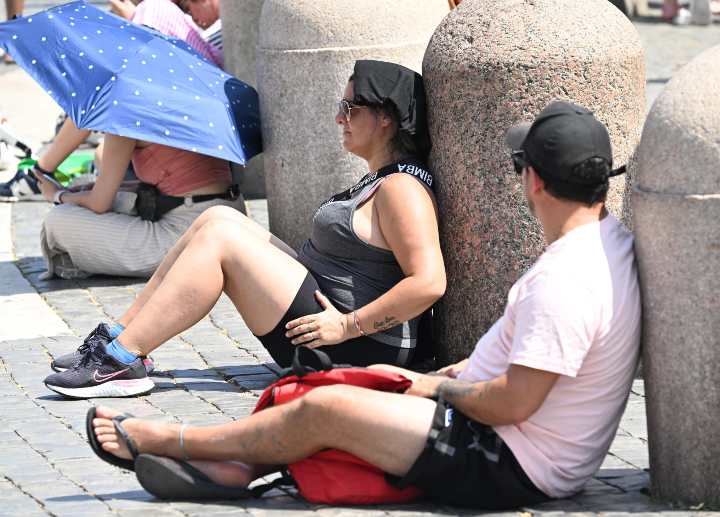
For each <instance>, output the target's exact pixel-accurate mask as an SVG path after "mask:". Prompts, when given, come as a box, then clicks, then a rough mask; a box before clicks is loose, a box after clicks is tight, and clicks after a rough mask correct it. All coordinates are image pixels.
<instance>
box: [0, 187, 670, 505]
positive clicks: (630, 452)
mask: <svg viewBox="0 0 720 517" xmlns="http://www.w3.org/2000/svg"><path fill="white" fill-rule="evenodd" d="M250 205H251V211H252V213H253V214H254V216H255V217H256V218H257V219H258V220H259V221H260V222H261V223H263V224H267V211H266V208H265V206H266V205H265V202H264V201H262V200H258V201H251V202H250ZM47 210H49V205H47V204H45V203H21V204H17V205H15V206H14V207H13V216H12V227H13V229H14V243H15V255H16V257H17V261H16V264H17V267H18V268H20V270H21V271H22V273H23V275H24V276H25V277H26V278H27V279H28V280H29V281H30V283H31V284H32V286H33V287H34V288H35V289H36V290H37V292H38V293H40V295H41V296H42V299H43V300H44V301H45V302H46V303H47V304H48V305H49V306H50V307H51V308H52V309H53V310H54V311H55V312H56V313H57V314H58V315H59V316H60V318H62V320H64V321H65V323H67V325H68V327H69V328H70V329H71V331H72V332H73V334H74V336H59V337H49V338H35V339H21V340H12V341H7V342H4V343H0V414H2V415H3V416H2V422H3V424H4V425H3V430H2V431H0V515H11V514H12V515H23V516H25V515H34V514H38V515H41V514H43V515H45V514H50V515H58V516H65V515H73V514H80V513H83V514H87V513H90V512H92V514H93V515H113V514H120V515H135V514H138V515H139V514H141V513H143V514H150V513H152V514H153V515H155V514H158V515H164V514H167V515H199V514H203V515H217V514H223V513H226V512H230V511H233V512H234V511H238V510H240V511H244V512H247V513H250V514H252V515H266V514H269V513H276V514H285V513H288V512H289V511H291V510H292V511H293V514H295V513H296V512H319V513H321V514H323V513H329V514H332V515H338V514H340V515H360V514H368V515H377V514H385V513H391V514H402V515H406V514H408V515H409V514H412V515H415V514H418V515H419V514H445V513H450V514H455V513H458V512H460V510H458V509H455V508H444V507H438V506H434V505H428V504H415V505H410V506H403V507H402V509H400V508H399V507H398V509H393V508H384V507H383V508H380V507H373V508H370V509H338V508H332V509H331V508H323V507H315V506H311V505H308V504H306V503H304V502H302V501H299V500H296V499H295V498H293V497H291V496H289V495H286V494H282V493H278V492H276V493H275V494H271V496H270V497H268V498H265V499H263V500H260V501H251V502H242V503H227V504H212V505H207V504H202V505H200V504H190V503H160V502H156V501H154V500H153V499H152V497H151V496H149V495H148V494H147V493H146V492H144V491H143V490H142V489H141V488H140V486H139V485H138V484H137V482H136V480H135V477H134V476H132V475H129V474H126V473H123V472H121V471H120V470H119V469H116V468H113V467H110V466H108V465H106V464H105V463H103V462H102V461H99V460H98V459H97V458H96V457H95V456H94V455H93V453H92V451H91V450H90V448H89V447H88V446H87V444H86V441H85V435H84V416H85V412H86V411H87V408H88V407H89V406H90V404H91V402H88V401H69V400H64V399H63V398H61V397H59V396H56V395H55V394H53V393H51V392H49V391H48V390H47V389H46V388H45V387H44V386H43V384H42V382H41V381H42V379H43V378H44V376H45V375H47V374H48V372H49V362H50V358H51V357H56V356H58V355H60V354H63V353H65V352H68V351H71V350H73V349H74V348H76V347H77V346H78V344H79V342H80V339H81V338H82V337H84V336H85V335H86V334H87V333H88V332H89V331H90V330H92V329H93V328H94V327H95V326H96V325H97V323H98V322H99V321H101V320H108V319H112V318H117V317H118V316H119V315H120V314H121V313H122V312H123V310H124V309H125V308H127V307H128V305H129V304H130V303H131V301H132V300H133V297H134V296H135V295H136V294H137V293H138V291H139V290H140V289H141V288H142V286H143V282H138V281H135V280H131V279H113V278H103V277H101V278H95V279H89V280H81V281H65V280H50V281H43V280H40V278H39V276H40V273H41V272H42V271H43V270H44V265H43V262H42V259H41V258H40V249H39V245H38V239H37V235H38V232H39V226H40V221H42V219H43V216H44V214H45V213H46V212H47ZM153 358H154V359H155V362H156V366H157V371H156V373H154V374H153V376H152V378H153V380H154V381H155V383H156V385H157V389H156V390H155V391H153V392H152V393H151V394H150V395H148V396H145V397H140V398H135V399H113V400H112V401H110V403H111V405H112V406H113V407H116V408H118V409H120V410H122V411H127V412H130V413H133V414H135V415H138V416H143V417H147V418H153V419H161V420H169V421H183V422H187V423H190V424H211V423H220V422H227V421H230V420H233V419H237V418H241V417H243V416H245V415H247V414H248V413H249V412H250V411H251V410H252V408H253V406H254V404H255V401H256V400H257V397H258V395H259V393H260V391H261V390H262V389H263V388H264V387H265V386H266V385H267V384H268V383H270V382H271V381H272V380H273V379H274V378H275V371H276V368H277V367H276V366H275V365H274V364H272V363H271V362H270V358H269V356H268V355H267V353H266V352H265V351H264V350H263V348H262V347H261V346H260V343H259V342H258V341H257V340H256V339H255V338H254V337H253V336H252V335H251V333H250V332H249V330H248V329H247V327H246V326H245V325H244V323H243V321H242V319H241V318H240V317H239V316H238V315H237V313H236V311H235V310H234V308H233V306H232V304H231V303H230V301H229V300H228V299H227V298H225V297H223V298H221V300H220V301H219V303H218V304H217V306H216V307H215V308H214V309H213V311H212V312H211V313H210V315H209V317H207V318H205V319H203V320H202V321H201V322H200V323H198V324H197V325H195V326H194V327H193V328H191V329H190V330H188V331H186V332H184V333H182V334H181V335H180V336H178V337H177V338H174V339H172V340H171V341H169V342H168V343H167V344H166V345H164V346H162V347H161V348H160V349H158V350H157V351H156V352H155V353H154V354H153ZM646 439H647V438H646V433H645V414H644V400H643V388H642V382H641V381H636V384H635V387H634V389H633V393H632V395H631V398H630V402H629V404H628V409H627V411H626V414H625V417H624V419H623V423H622V424H621V427H620V430H619V432H618V435H617V438H616V440H615V442H614V444H613V447H612V449H611V452H610V454H609V455H608V457H607V459H606V461H605V463H604V465H603V469H602V470H601V471H600V473H599V474H598V476H597V477H596V478H595V479H594V480H593V481H592V482H591V483H590V485H589V486H588V488H587V489H586V490H585V492H583V493H582V494H581V495H579V496H577V497H575V498H573V499H570V500H565V501H557V502H552V503H549V504H545V505H541V506H538V507H536V508H528V509H525V511H527V512H531V513H539V512H556V511H563V512H610V511H654V510H662V509H665V508H666V507H665V506H662V505H658V504H655V503H653V502H652V501H651V500H650V499H649V498H648V497H647V496H646V495H644V494H643V492H642V490H643V489H644V488H645V487H646V486H647V483H648V475H647V472H646V471H645V470H644V469H646V468H647V467H648V459H647V448H646Z"/></svg>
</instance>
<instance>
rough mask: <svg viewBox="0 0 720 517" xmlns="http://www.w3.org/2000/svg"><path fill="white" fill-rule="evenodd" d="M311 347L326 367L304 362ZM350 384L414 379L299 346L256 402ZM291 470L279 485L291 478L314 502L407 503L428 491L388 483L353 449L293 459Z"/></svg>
mask: <svg viewBox="0 0 720 517" xmlns="http://www.w3.org/2000/svg"><path fill="white" fill-rule="evenodd" d="M307 351H310V352H312V353H313V355H314V356H315V358H316V360H317V361H318V362H319V363H320V369H319V371H318V370H315V369H314V368H312V367H310V366H308V365H306V364H302V363H301V361H300V355H301V354H305V353H309V352H307ZM331 384H350V385H352V386H360V387H363V388H369V389H373V390H380V391H389V392H394V393H402V392H404V391H405V390H406V389H407V388H408V387H410V385H411V384H412V383H411V381H410V380H409V379H407V378H406V377H403V376H402V375H399V374H396V373H391V372H387V371H382V370H370V369H367V368H353V367H345V366H341V365H333V364H332V362H331V361H330V358H329V357H328V356H327V354H325V353H324V352H321V351H319V350H314V349H310V348H307V347H298V348H297V349H296V351H295V357H294V358H293V365H292V367H291V368H288V369H287V370H286V371H285V372H284V374H283V375H282V376H281V378H280V379H279V380H278V381H277V382H275V383H274V384H272V385H270V386H268V387H267V388H266V389H265V391H263V393H262V395H261V396H260V400H258V403H257V405H256V406H255V411H254V412H257V411H261V410H263V409H265V408H267V407H270V406H276V405H280V404H284V403H286V402H289V401H291V400H293V399H295V398H297V397H299V396H301V395H303V394H305V393H307V392H308V391H310V390H312V389H313V388H316V387H318V386H329V385H331ZM287 470H288V471H289V475H290V477H291V479H289V478H287V477H284V478H281V479H280V480H277V482H274V483H273V486H278V485H283V484H287V483H288V482H291V483H292V484H294V485H295V486H297V489H298V491H299V492H300V495H302V496H303V497H304V498H305V499H306V500H308V501H310V502H311V503H323V504H378V503H403V502H408V501H412V500H414V499H417V498H418V497H420V496H421V495H422V494H421V492H420V490H418V489H417V488H415V487H407V488H404V489H402V490H401V489H398V488H395V487H393V486H392V485H390V484H388V482H387V481H386V480H385V473H384V472H383V471H382V470H380V469H379V468H377V467H375V466H374V465H371V464H370V463H368V462H366V461H365V460H362V459H360V458H358V457H357V456H354V455H352V454H350V453H347V452H344V451H340V450H337V449H326V450H323V451H320V452H317V453H315V454H313V455H312V456H309V457H307V458H305V459H303V460H300V461H297V462H295V463H291V464H290V465H288V467H287Z"/></svg>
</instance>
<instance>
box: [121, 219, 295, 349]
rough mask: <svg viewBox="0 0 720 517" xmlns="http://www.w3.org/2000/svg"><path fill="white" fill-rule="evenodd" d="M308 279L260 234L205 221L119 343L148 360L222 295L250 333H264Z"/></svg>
mask: <svg viewBox="0 0 720 517" xmlns="http://www.w3.org/2000/svg"><path fill="white" fill-rule="evenodd" d="M306 275H307V270H306V269H305V267H304V266H303V265H302V264H300V263H299V262H297V260H295V259H294V258H292V257H290V256H288V255H287V254H286V253H284V252H283V251H281V250H280V249H278V248H277V247H276V246H274V245H272V244H270V243H268V242H267V241H266V240H264V239H263V238H261V237H259V236H258V235H257V234H255V233H253V232H251V231H247V230H244V228H243V227H238V225H237V224H235V223H234V222H233V221H231V220H228V219H214V220H210V221H207V222H206V223H205V224H204V225H202V227H200V228H199V229H198V230H197V231H196V232H195V234H194V235H193V236H192V237H191V238H190V239H189V240H188V242H186V243H185V247H184V249H183V250H182V251H181V252H180V253H179V255H178V257H177V258H176V259H175V261H174V263H173V264H172V265H171V266H170V267H169V269H168V271H167V273H165V276H164V278H163V280H162V281H161V282H160V283H159V285H157V287H156V288H155V289H154V291H153V292H152V294H151V295H150V296H149V297H148V299H147V301H146V302H145V304H144V305H143V306H142V310H141V311H138V312H137V313H136V314H135V316H134V318H133V319H132V321H130V322H129V323H128V324H127V325H126V328H125V330H124V331H123V332H122V333H121V334H120V336H118V340H119V341H120V343H122V345H123V346H124V347H125V348H126V349H127V350H129V351H130V352H132V353H134V354H137V355H147V354H149V353H150V352H151V351H152V350H154V349H155V348H157V347H158V346H160V345H161V344H162V343H164V342H165V341H166V340H168V339H170V338H171V337H173V336H175V335H177V334H179V333H180V332H182V331H184V330H186V329H188V328H189V327H191V326H192V325H194V324H195V323H197V322H198V321H199V320H200V319H201V318H203V317H204V316H205V315H206V314H207V313H208V312H209V311H210V309H212V307H213V306H214V305H215V303H216V302H217V299H218V298H219V297H220V294H222V292H223V291H225V292H226V293H227V294H228V296H229V297H230V299H231V300H232V301H233V303H234V304H235V307H236V308H237V310H238V311H239V312H240V314H241V316H242V317H243V319H244V320H245V323H246V324H247V326H248V328H249V329H250V330H251V331H252V332H253V333H254V334H258V335H262V334H266V333H267V332H269V331H270V330H272V329H273V328H274V327H275V325H277V322H278V321H280V319H281V318H282V316H283V315H284V314H285V312H286V311H287V309H288V307H289V306H290V304H291V303H292V301H293V299H294V297H295V295H296V293H297V291H298V289H299V288H300V285H301V284H302V282H303V280H304V279H305V276H306ZM121 323H122V320H121Z"/></svg>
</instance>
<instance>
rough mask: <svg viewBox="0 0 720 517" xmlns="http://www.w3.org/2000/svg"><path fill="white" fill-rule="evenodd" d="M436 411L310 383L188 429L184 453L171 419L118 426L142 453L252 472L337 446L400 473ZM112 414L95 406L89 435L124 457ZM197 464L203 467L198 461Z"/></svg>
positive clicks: (428, 403)
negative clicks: (244, 413) (291, 396)
mask: <svg viewBox="0 0 720 517" xmlns="http://www.w3.org/2000/svg"><path fill="white" fill-rule="evenodd" d="M434 412H435V402H433V401H432V400H429V399H424V398H420V397H413V396H410V395H401V394H395V393H385V392H379V391H373V390H368V389H364V388H358V387H354V386H345V385H336V386H327V387H321V388H316V389H314V390H313V391H311V392H309V393H308V394H307V395H305V396H303V397H301V398H299V399H296V400H294V401H292V402H290V403H287V404H284V405H282V406H276V407H272V408H268V409H266V410H263V411H260V412H259V413H255V414H253V415H251V416H249V417H247V418H244V419H242V420H238V421H235V422H231V423H228V424H223V425H218V426H211V427H187V428H186V429H185V432H184V436H183V438H184V443H185V450H184V451H182V450H181V449H180V442H179V425H177V424H163V423H157V422H149V421H143V420H139V419H129V420H125V421H124V422H123V426H124V428H125V430H126V431H127V432H128V434H129V435H130V436H131V437H132V438H133V440H134V441H135V443H136V444H137V446H138V450H139V451H140V452H141V453H142V452H145V453H151V454H157V455H161V456H169V457H172V458H178V459H179V458H183V457H184V456H185V454H188V455H189V457H190V458H192V459H197V460H211V461H239V462H242V463H244V464H246V465H248V466H249V468H250V469H252V468H253V467H252V466H253V465H257V464H262V465H268V464H272V465H286V464H288V463H292V462H294V461H298V460H300V459H302V458H305V457H307V456H310V455H311V454H313V453H315V452H318V451H320V450H322V449H326V448H335V449H340V450H344V451H347V452H349V453H352V454H354V455H356V456H358V457H360V458H362V459H364V460H366V461H368V462H369V463H371V464H373V465H376V466H377V467H379V468H380V469H382V470H383V471H385V472H389V473H390V474H395V475H398V476H401V475H404V474H405V473H407V471H408V470H409V468H410V467H411V466H412V464H413V463H414V462H415V460H416V459H417V457H418V456H419V455H420V453H421V452H422V450H423V448H424V447H425V442H426V440H427V436H428V432H429V430H430V427H431V424H432V419H433V415H434ZM116 414H118V413H117V412H116V411H113V410H111V409H109V408H105V407H100V408H98V410H97V415H98V418H96V419H95V421H94V422H93V425H94V428H95V432H96V434H97V437H98V440H99V441H100V442H101V443H102V447H103V449H105V450H106V451H107V452H110V453H112V454H115V455H117V456H119V457H123V458H130V453H129V452H128V450H127V448H126V447H125V444H124V442H123V441H122V438H118V436H117V434H116V431H115V428H114V426H113V424H112V422H111V420H109V418H111V417H113V416H115V415H116ZM299 430H301V431H300V432H299ZM196 465H198V466H200V468H203V466H204V467H205V468H207V467H208V464H207V463H202V462H198V463H197V464H196ZM247 477H248V478H249V477H251V475H250V474H248V475H247Z"/></svg>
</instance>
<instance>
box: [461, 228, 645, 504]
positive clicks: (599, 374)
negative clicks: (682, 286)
mask: <svg viewBox="0 0 720 517" xmlns="http://www.w3.org/2000/svg"><path fill="white" fill-rule="evenodd" d="M639 349H640V292H639V289H638V282H637V271H636V265H635V257H634V253H633V237H632V235H631V234H630V232H629V231H627V230H626V229H625V228H624V227H623V226H622V225H621V224H620V222H618V220H617V219H616V218H615V217H613V216H612V215H608V216H606V217H605V218H604V219H603V220H602V221H600V222H597V223H591V224H586V225H583V226H580V227H578V228H575V229H573V230H572V231H570V232H568V233H567V234H565V235H564V236H563V237H562V238H560V239H558V240H557V241H555V242H553V243H552V244H551V245H550V246H548V247H547V249H546V250H545V252H544V253H543V254H542V256H541V257H540V258H539V259H538V261H537V262H536V263H535V265H533V267H532V268H531V269H530V270H529V271H528V272H527V273H526V274H525V275H523V276H522V277H521V278H520V279H519V280H518V281H517V282H516V283H515V285H513V287H512V289H510V294H509V295H508V303H507V306H506V308H505V313H504V314H503V316H502V317H501V318H500V319H499V320H498V321H497V322H496V323H495V324H494V325H493V326H492V327H491V328H490V330H489V331H488V332H487V333H486V334H485V335H484V336H483V337H482V338H481V339H480V341H479V342H478V344H477V345H476V347H475V350H474V352H473V353H472V355H471V356H470V361H469V362H468V365H467V367H466V368H465V370H464V371H463V372H462V373H461V375H460V376H459V378H460V379H462V380H465V381H469V382H479V381H487V380H491V379H494V378H497V377H499V376H501V375H502V374H504V373H506V372H507V370H508V368H509V366H510V364H518V365H523V366H527V367H529V368H535V369H538V370H545V371H549V372H554V373H558V374H560V377H559V378H558V380H557V382H556V383H555V385H554V386H553V388H552V389H551V390H550V393H549V394H548V396H547V398H546V399H545V401H544V402H543V404H542V405H541V406H540V408H539V409H538V410H537V411H536V412H535V413H534V414H533V415H532V416H531V417H530V418H529V419H528V420H526V421H525V422H522V423H520V424H518V425H502V426H496V427H495V431H496V432H497V433H498V435H500V437H501V438H502V439H503V440H504V441H505V443H506V444H507V445H508V447H510V450H512V452H513V454H514V455H515V457H516V458H517V460H518V462H519V463H520V465H521V466H522V468H523V470H524V471H525V473H526V474H527V475H528V477H529V478H530V479H531V480H532V481H533V483H535V485H536V486H537V487H538V488H539V489H540V490H542V491H543V492H545V493H546V494H547V495H549V496H551V497H566V496H569V495H572V494H574V493H575V492H577V491H578V490H580V489H581V488H582V487H583V486H584V485H585V483H586V482H587V481H588V480H589V479H590V478H591V477H592V475H593V474H594V473H595V472H596V471H597V469H598V468H599V467H600V465H601V464H602V461H603V459H604V457H605V454H607V451H608V449H609V447H610V443H611V442H612V440H613V438H614V436H615V432H616V431H617V426H618V424H619V422H620V417H621V416H622V413H623V410H624V408H625V403H626V402H627V397H628V394H629V392H630V387H631V385H632V379H633V374H634V372H635V369H636V366H637V359H638V353H639Z"/></svg>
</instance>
